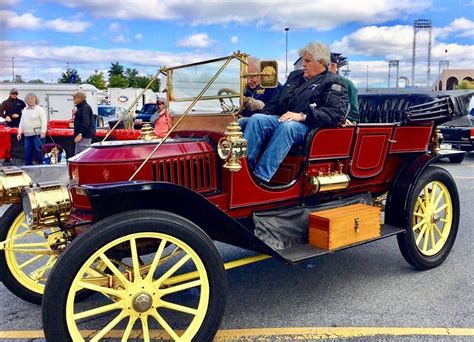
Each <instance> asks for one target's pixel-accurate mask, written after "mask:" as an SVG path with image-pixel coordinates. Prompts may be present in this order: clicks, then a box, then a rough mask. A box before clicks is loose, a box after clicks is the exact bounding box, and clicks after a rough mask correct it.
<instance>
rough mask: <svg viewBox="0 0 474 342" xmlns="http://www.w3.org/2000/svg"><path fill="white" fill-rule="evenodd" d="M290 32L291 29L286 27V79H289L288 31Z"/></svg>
mask: <svg viewBox="0 0 474 342" xmlns="http://www.w3.org/2000/svg"><path fill="white" fill-rule="evenodd" d="M289 30H290V28H289V27H285V36H286V39H285V40H286V54H285V55H286V68H285V74H286V77H287V78H288V31H289Z"/></svg>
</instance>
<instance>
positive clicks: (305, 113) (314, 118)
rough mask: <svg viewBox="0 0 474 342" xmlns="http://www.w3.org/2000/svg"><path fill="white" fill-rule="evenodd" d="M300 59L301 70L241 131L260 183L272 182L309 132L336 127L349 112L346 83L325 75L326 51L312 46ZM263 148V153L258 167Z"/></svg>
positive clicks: (249, 159) (303, 52)
mask: <svg viewBox="0 0 474 342" xmlns="http://www.w3.org/2000/svg"><path fill="white" fill-rule="evenodd" d="M299 54H300V56H301V57H302V58H303V70H295V71H293V72H291V73H290V74H289V75H288V80H287V81H286V83H285V84H284V85H283V88H282V90H281V91H280V93H279V94H278V95H277V96H275V97H274V98H273V99H272V100H271V101H270V102H269V103H267V104H266V106H265V107H264V109H263V110H262V113H261V114H254V115H252V116H251V117H250V120H249V121H248V124H247V127H246V129H245V131H244V137H245V139H247V141H248V162H249V166H250V168H251V169H252V170H253V172H254V175H255V176H256V177H257V178H258V180H259V181H262V183H264V184H265V183H268V182H270V180H271V179H272V177H273V175H274V174H275V172H276V171H277V170H278V167H279V165H280V163H281V162H282V161H283V159H284V158H285V156H286V155H287V153H288V151H289V150H290V148H291V146H293V145H294V144H301V143H303V142H304V139H305V135H306V133H307V132H308V130H309V129H310V128H314V127H337V126H339V125H341V124H342V123H343V121H344V119H345V116H346V113H347V110H348V104H349V99H348V95H347V90H346V87H345V84H344V81H343V80H342V79H341V77H339V76H337V75H334V74H331V73H329V72H328V68H327V65H328V64H329V63H330V51H329V48H328V47H327V46H326V45H324V44H321V43H318V42H312V43H309V44H308V45H306V46H305V47H303V48H302V49H301V50H300V51H299ZM265 146H266V147H265ZM263 148H265V151H263V154H262V156H261V157H260V159H259V160H258V162H257V157H258V156H259V155H260V154H261V150H262V149H263Z"/></svg>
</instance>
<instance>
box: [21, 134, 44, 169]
mask: <svg viewBox="0 0 474 342" xmlns="http://www.w3.org/2000/svg"><path fill="white" fill-rule="evenodd" d="M24 139H25V165H33V160H34V161H36V162H37V163H38V164H41V163H42V162H43V161H42V157H43V155H42V153H41V148H42V147H43V146H42V145H43V144H44V138H43V139H42V138H41V137H40V136H39V135H30V136H25V137H24Z"/></svg>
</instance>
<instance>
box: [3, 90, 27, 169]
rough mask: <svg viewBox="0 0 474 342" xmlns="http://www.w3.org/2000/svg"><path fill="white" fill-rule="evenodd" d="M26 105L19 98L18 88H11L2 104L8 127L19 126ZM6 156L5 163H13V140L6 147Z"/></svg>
mask: <svg viewBox="0 0 474 342" xmlns="http://www.w3.org/2000/svg"><path fill="white" fill-rule="evenodd" d="M25 107H26V104H25V102H23V100H20V99H19V98H18V90H17V89H15V88H13V89H12V90H10V95H9V97H8V99H6V100H5V101H3V102H2V103H1V104H0V116H1V117H2V118H4V119H5V121H6V123H7V126H8V127H18V125H19V124H20V119H21V112H22V110H23V108H25ZM4 157H5V159H4V161H3V163H4V164H5V165H9V164H11V142H10V146H6V147H5V152H4Z"/></svg>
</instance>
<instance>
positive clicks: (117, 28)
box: [109, 22, 120, 32]
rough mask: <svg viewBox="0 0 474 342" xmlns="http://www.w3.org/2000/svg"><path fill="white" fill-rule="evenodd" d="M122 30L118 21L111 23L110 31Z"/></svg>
mask: <svg viewBox="0 0 474 342" xmlns="http://www.w3.org/2000/svg"><path fill="white" fill-rule="evenodd" d="M119 30H120V24H119V23H117V22H113V23H110V25H109V31H110V32H117V31H119Z"/></svg>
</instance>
